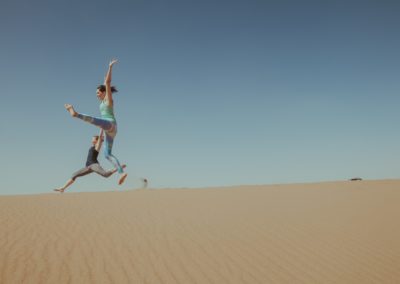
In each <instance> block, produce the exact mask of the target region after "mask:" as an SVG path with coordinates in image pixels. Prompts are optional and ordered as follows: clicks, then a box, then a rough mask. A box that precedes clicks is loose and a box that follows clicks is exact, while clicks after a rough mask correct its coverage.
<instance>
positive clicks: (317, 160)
mask: <svg viewBox="0 0 400 284" xmlns="http://www.w3.org/2000/svg"><path fill="white" fill-rule="evenodd" d="M399 15H400V2H398V1H368V0H367V1H294V0H284V1H267V0H265V1H258V0H247V1H244V0H237V1H235V0H234V1H225V0H223V1H209V0H203V1H197V0H193V1H188V0H186V1H178V0H172V1H158V0H157V1H154V0H149V1H121V0H117V1H113V2H109V1H75V0H74V1H64V0H59V1H34V2H33V1H28V0H18V1H11V0H7V1H4V0H2V2H1V9H0V35H1V45H0V56H1V68H0V83H1V86H2V91H1V99H2V108H1V112H2V118H1V120H0V133H1V138H2V139H1V140H2V142H1V147H0V154H1V157H2V163H1V165H0V172H1V179H0V194H27V193H45V192H49V191H51V190H52V189H53V188H54V187H57V186H61V185H62V184H63V183H64V182H65V181H66V180H67V179H68V178H69V177H70V175H71V174H72V173H73V172H74V171H76V170H78V169H79V168H80V167H82V166H83V165H84V163H85V160H86V155H87V150H88V148H89V147H90V139H91V136H92V135H94V134H96V133H97V132H98V130H97V129H96V128H94V127H93V126H91V125H88V124H85V123H83V122H81V121H79V120H77V119H72V118H71V117H69V115H68V113H67V112H66V111H65V110H64V108H63V105H64V103H71V104H73V105H74V106H75V108H76V110H77V111H79V112H82V113H86V114H92V115H98V114H99V111H98V104H99V103H98V101H97V99H96V96H95V91H96V90H95V89H96V86H97V85H98V84H99V83H102V80H103V78H104V75H105V72H106V69H107V65H108V62H109V60H110V59H111V58H113V57H116V58H118V59H119V63H118V64H117V65H116V66H115V68H114V74H113V84H115V85H116V86H117V87H118V88H119V90H120V92H119V93H117V94H116V98H115V113H116V116H117V120H118V127H119V133H118V136H117V138H116V141H115V144H114V149H113V153H114V154H115V155H116V156H117V157H118V158H119V159H120V161H121V162H123V163H126V164H128V168H127V170H128V173H129V177H128V179H127V181H126V184H124V185H123V186H122V187H120V188H121V189H130V188H137V187H139V186H140V177H147V178H148V179H149V180H150V185H151V187H155V188H169V187H179V188H181V187H208V186H224V185H242V184H271V183H292V182H317V181H328V180H343V179H348V178H351V177H354V176H360V177H363V178H365V179H383V178H399V177H400V150H399V148H400V147H399V145H400V132H399V131H398V125H399V122H400V113H399V111H398V107H399V105H400V96H399V93H400V80H399V78H400V56H399V50H400V38H399V36H398V31H399V28H400V16H399ZM100 162H101V163H102V164H103V166H104V167H105V168H110V167H111V164H110V163H109V162H108V161H106V160H105V159H104V158H103V157H101V159H100ZM116 183H117V178H116V177H111V178H110V179H104V178H102V177H100V176H97V175H95V174H93V175H91V176H87V177H85V178H82V179H79V180H77V182H76V183H75V184H74V185H73V187H71V189H70V190H71V191H74V192H78V191H106V190H114V189H116V188H118V186H117V185H116Z"/></svg>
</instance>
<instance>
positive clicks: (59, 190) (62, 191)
mask: <svg viewBox="0 0 400 284" xmlns="http://www.w3.org/2000/svg"><path fill="white" fill-rule="evenodd" d="M54 191H58V192H59V193H64V189H61V188H56V189H54Z"/></svg>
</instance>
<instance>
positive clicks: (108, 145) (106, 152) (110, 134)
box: [104, 125, 128, 185]
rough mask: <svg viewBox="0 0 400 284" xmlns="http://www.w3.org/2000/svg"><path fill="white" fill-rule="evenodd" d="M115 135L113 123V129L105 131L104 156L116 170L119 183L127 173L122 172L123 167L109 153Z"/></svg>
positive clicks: (115, 130)
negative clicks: (118, 175)
mask: <svg viewBox="0 0 400 284" xmlns="http://www.w3.org/2000/svg"><path fill="white" fill-rule="evenodd" d="M115 135H117V125H115V127H114V129H113V131H111V132H109V131H106V141H105V145H104V156H105V157H106V159H107V160H109V161H110V162H111V163H112V164H113V165H114V167H115V168H116V169H117V170H118V173H119V174H120V178H119V181H118V184H120V185H121V184H122V183H123V182H124V181H125V179H126V177H127V176H128V174H127V173H124V169H123V167H121V165H120V163H119V161H118V159H117V158H116V157H115V156H114V155H113V154H111V151H112V146H113V143H114V138H115Z"/></svg>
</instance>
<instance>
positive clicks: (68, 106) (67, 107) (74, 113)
mask: <svg viewBox="0 0 400 284" xmlns="http://www.w3.org/2000/svg"><path fill="white" fill-rule="evenodd" d="M64 107H65V108H66V109H67V110H68V112H69V114H70V115H71V116H73V117H75V116H77V115H78V114H77V113H76V111H75V110H74V107H73V106H72V105H70V104H65V105H64Z"/></svg>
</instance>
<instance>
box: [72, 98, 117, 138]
mask: <svg viewBox="0 0 400 284" xmlns="http://www.w3.org/2000/svg"><path fill="white" fill-rule="evenodd" d="M65 108H66V109H67V110H68V111H69V113H70V114H71V116H73V117H76V118H79V119H82V120H83V121H86V122H87V123H90V124H93V125H95V126H98V127H100V128H102V129H104V131H110V132H113V131H114V129H113V128H114V127H115V123H114V122H112V121H109V120H106V119H102V118H98V117H93V116H89V115H86V114H81V113H77V112H76V111H75V110H74V107H73V106H72V105H69V104H66V105H65Z"/></svg>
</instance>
